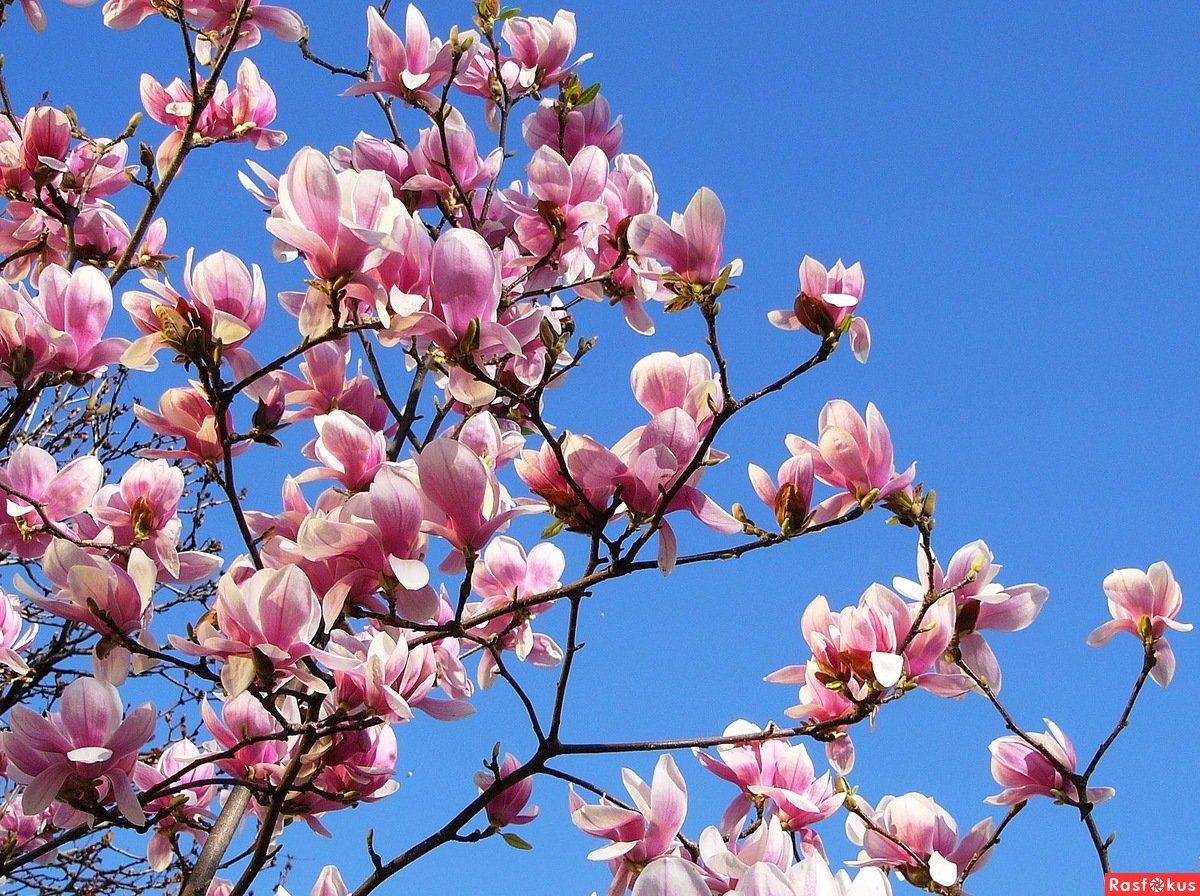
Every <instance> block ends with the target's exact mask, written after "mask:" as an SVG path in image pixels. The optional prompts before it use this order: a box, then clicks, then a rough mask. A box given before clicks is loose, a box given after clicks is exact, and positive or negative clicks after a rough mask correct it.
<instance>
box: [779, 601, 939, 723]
mask: <svg viewBox="0 0 1200 896" xmlns="http://www.w3.org/2000/svg"><path fill="white" fill-rule="evenodd" d="M918 611H919V608H918V607H910V606H908V605H907V604H905V603H904V601H902V600H901V599H900V598H899V597H897V596H896V595H895V594H893V593H892V592H891V591H889V590H888V589H887V588H884V587H883V586H882V585H878V584H876V585H872V586H871V587H869V588H868V589H867V590H866V591H864V592H863V594H862V597H861V598H859V602H858V605H857V606H853V607H847V608H845V609H844V610H841V611H839V612H837V613H833V612H831V611H830V609H829V602H828V601H827V600H826V599H825V597H824V596H823V595H818V596H817V597H816V598H814V599H813V601H812V602H811V603H810V604H809V605H808V607H807V608H806V609H805V611H804V616H803V618H802V620H801V629H802V631H803V633H804V640H805V641H807V642H808V645H809V647H810V648H811V649H812V652H813V658H814V659H815V660H816V661H817V663H818V665H819V666H820V668H821V669H822V671H823V672H825V673H826V674H827V675H828V676H830V677H831V679H833V680H836V681H840V682H842V684H843V685H844V686H845V687H846V688H848V689H849V692H850V694H851V696H853V697H854V698H855V699H859V700H861V699H863V698H865V697H866V696H867V695H868V694H869V693H870V691H871V690H872V688H873V687H875V686H878V687H880V688H890V687H894V686H896V685H897V684H899V683H900V682H901V681H903V680H904V679H906V678H907V679H913V678H917V677H918V676H920V675H922V674H924V673H925V672H928V671H929V669H930V667H932V666H933V664H934V662H935V661H936V660H937V659H938V657H940V656H941V655H942V654H943V653H945V651H946V648H947V647H948V646H949V645H950V639H951V637H952V636H953V634H954V606H953V601H952V599H951V598H950V597H949V596H946V597H943V598H942V599H941V600H939V601H937V602H936V603H935V604H934V605H933V606H931V607H930V608H929V609H928V610H927V611H926V613H925V615H924V618H923V619H922V620H921V623H920V626H919V629H918V632H917V634H916V635H915V636H914V637H913V638H912V639H911V640H909V641H908V644H907V645H905V646H903V648H902V645H904V642H905V639H906V638H907V637H908V634H909V632H910V630H912V628H913V627H914V626H915V625H917V621H916V619H917V613H918ZM781 671H782V670H781ZM776 680H779V679H776Z"/></svg>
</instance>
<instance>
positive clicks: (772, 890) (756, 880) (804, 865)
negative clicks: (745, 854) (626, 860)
mask: <svg viewBox="0 0 1200 896" xmlns="http://www.w3.org/2000/svg"><path fill="white" fill-rule="evenodd" d="M739 877H740V879H739V880H738V881H737V885H736V886H734V887H732V888H729V887H727V886H726V885H725V884H724V883H723V882H722V881H720V880H719V879H718V880H714V879H713V877H712V876H711V874H710V875H709V876H707V877H706V875H705V874H704V873H702V869H700V868H698V867H697V866H696V865H695V864H693V863H692V862H689V861H687V860H686V859H682V858H678V857H673V856H668V857H665V858H661V859H657V860H655V861H653V862H651V863H650V864H649V865H647V866H646V869H645V870H644V871H643V872H642V873H641V874H640V875H639V876H638V879H637V882H636V883H635V884H634V885H633V896H721V894H725V893H730V894H736V896H891V893H892V887H891V884H890V883H889V882H888V879H887V877H886V875H884V874H883V872H881V871H880V870H879V869H877V868H863V869H862V870H861V871H859V872H858V874H857V875H856V876H855V878H854V879H853V880H851V878H850V876H849V875H848V874H847V873H846V872H845V871H839V872H838V873H837V874H834V873H833V872H832V871H831V870H830V868H829V864H828V862H826V861H825V859H824V857H823V856H821V854H820V853H813V854H811V855H809V856H808V857H806V858H804V859H803V860H801V861H799V862H797V863H795V864H794V865H792V866H791V867H790V868H788V869H787V870H786V871H784V870H783V869H781V868H779V867H778V866H777V865H776V864H774V863H772V862H770V861H758V862H755V863H754V864H751V865H748V866H745V870H744V872H742V873H741V874H740V875H739Z"/></svg>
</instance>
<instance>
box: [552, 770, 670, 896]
mask: <svg viewBox="0 0 1200 896" xmlns="http://www.w3.org/2000/svg"><path fill="white" fill-rule="evenodd" d="M621 777H622V780H623V781H624V783H625V789H626V790H628V791H629V795H630V796H631V797H632V798H633V804H634V806H635V807H636V808H634V809H622V808H621V807H620V806H616V805H614V804H613V803H611V802H609V801H608V800H606V799H604V798H601V800H600V803H599V804H598V805H589V804H587V803H585V802H584V801H583V799H582V798H581V797H580V796H579V795H578V794H576V793H575V790H574V789H573V788H572V790H571V794H570V807H571V821H572V822H574V824H575V826H576V827H577V828H579V829H580V830H581V831H583V832H584V833H585V834H590V835H591V836H593V837H599V838H601V839H603V840H611V841H612V843H610V844H609V845H608V846H602V847H600V848H599V849H594V850H592V852H590V853H589V854H588V858H589V859H593V860H595V861H605V860H607V861H608V863H609V868H611V869H612V872H613V881H612V885H611V886H609V888H608V896H620V894H621V893H624V892H625V891H626V890H628V889H629V888H630V887H631V886H632V885H633V882H634V879H635V878H636V877H637V875H638V873H639V872H640V871H641V869H642V868H644V867H645V866H646V865H647V864H648V863H649V862H651V861H653V860H654V859H657V858H659V857H660V856H668V855H678V854H679V852H680V846H679V843H678V842H676V840H675V837H676V836H677V835H678V834H679V831H680V829H681V828H682V827H683V819H684V816H685V815H687V785H686V784H685V783H684V780H683V776H682V775H681V774H680V773H679V768H678V767H677V766H676V765H675V760H674V759H672V758H671V756H670V754H664V755H663V756H661V757H660V758H659V760H658V764H657V765H656V766H655V767H654V778H653V780H652V782H651V784H650V785H647V784H646V782H645V781H643V780H642V779H641V778H639V777H638V776H637V775H636V774H634V772H632V771H630V770H629V769H625V770H624V771H623V772H622V774H621Z"/></svg>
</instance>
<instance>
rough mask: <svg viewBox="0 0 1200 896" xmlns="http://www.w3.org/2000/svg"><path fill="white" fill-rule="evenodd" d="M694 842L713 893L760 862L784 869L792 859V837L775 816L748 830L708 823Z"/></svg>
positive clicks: (727, 888) (733, 886)
mask: <svg viewBox="0 0 1200 896" xmlns="http://www.w3.org/2000/svg"><path fill="white" fill-rule="evenodd" d="M722 827H723V828H724V825H722ZM697 845H698V846H699V857H698V858H699V862H700V865H701V868H702V871H703V874H704V878H705V883H707V884H708V888H709V890H711V891H712V892H713V893H714V894H724V893H729V892H734V891H736V890H737V888H738V886H739V885H740V883H741V881H742V879H743V878H745V877H747V876H748V875H749V874H750V870H751V868H753V867H754V866H755V865H757V864H759V863H760V862H762V863H766V864H770V865H774V866H775V867H776V868H778V869H779V870H780V871H787V870H788V869H789V868H791V867H792V865H794V864H795V863H796V857H795V855H794V853H793V847H792V838H791V836H790V835H789V834H788V832H787V831H785V830H784V829H783V825H782V824H781V823H780V821H779V819H778V818H777V817H775V816H769V817H767V818H764V819H763V820H762V822H761V823H759V824H757V825H755V826H754V827H753V829H752V830H751V831H750V833H748V834H746V833H744V832H743V831H742V829H741V828H740V827H737V828H733V829H727V828H726V829H724V832H723V831H722V830H720V829H718V828H716V827H713V826H711V825H710V826H709V827H707V828H705V829H704V830H703V831H701V832H700V839H699V841H698V843H697ZM658 861H662V860H658ZM635 887H636V884H635Z"/></svg>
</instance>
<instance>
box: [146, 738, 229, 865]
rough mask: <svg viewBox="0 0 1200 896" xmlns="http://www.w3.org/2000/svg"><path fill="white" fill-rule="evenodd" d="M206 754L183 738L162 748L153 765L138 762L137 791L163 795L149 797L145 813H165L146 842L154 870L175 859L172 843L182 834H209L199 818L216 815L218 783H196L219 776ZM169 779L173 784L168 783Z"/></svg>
mask: <svg viewBox="0 0 1200 896" xmlns="http://www.w3.org/2000/svg"><path fill="white" fill-rule="evenodd" d="M204 755H205V754H204V752H202V751H201V750H199V749H197V747H196V745H195V744H193V743H192V742H191V741H190V740H188V739H187V738H184V739H183V740H180V741H176V742H175V743H173V744H171V745H170V746H169V747H167V748H166V749H165V750H163V751H162V753H161V754H160V755H159V757H158V761H157V762H155V763H154V765H147V764H146V763H144V762H139V763H138V764H137V765H136V766H134V769H133V780H134V783H135V784H137V786H138V790H140V791H142V792H143V793H145V792H147V791H150V790H157V791H158V792H159V794H160V795H158V796H155V797H153V798H151V799H148V800H146V802H145V808H146V812H147V813H148V814H150V815H157V814H158V813H160V812H161V813H164V814H163V815H162V817H161V818H159V819H158V821H157V823H156V824H155V826H154V833H152V834H151V835H150V839H149V841H147V843H146V861H147V863H148V864H149V865H150V867H151V868H152V869H153V870H155V871H162V870H164V869H165V868H167V867H168V866H169V865H170V864H171V862H172V861H173V860H174V858H175V853H174V850H173V849H172V842H173V841H174V840H175V838H177V837H178V836H179V834H181V833H187V834H189V835H191V836H192V837H194V838H195V839H196V840H197V841H198V842H200V843H203V842H204V840H205V838H206V836H207V835H206V834H205V832H204V829H203V828H202V827H201V826H200V821H201V820H206V821H211V820H213V819H214V817H215V816H214V815H213V813H212V812H210V811H209V807H210V806H211V805H212V803H213V800H215V799H216V797H217V785H216V784H214V783H196V782H204V781H207V780H210V779H212V778H214V777H216V775H217V768H216V766H215V765H213V764H212V763H208V762H203V761H201V760H202V759H203V758H204ZM168 778H170V779H171V783H169V784H165V782H166V781H167V779H168Z"/></svg>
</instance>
